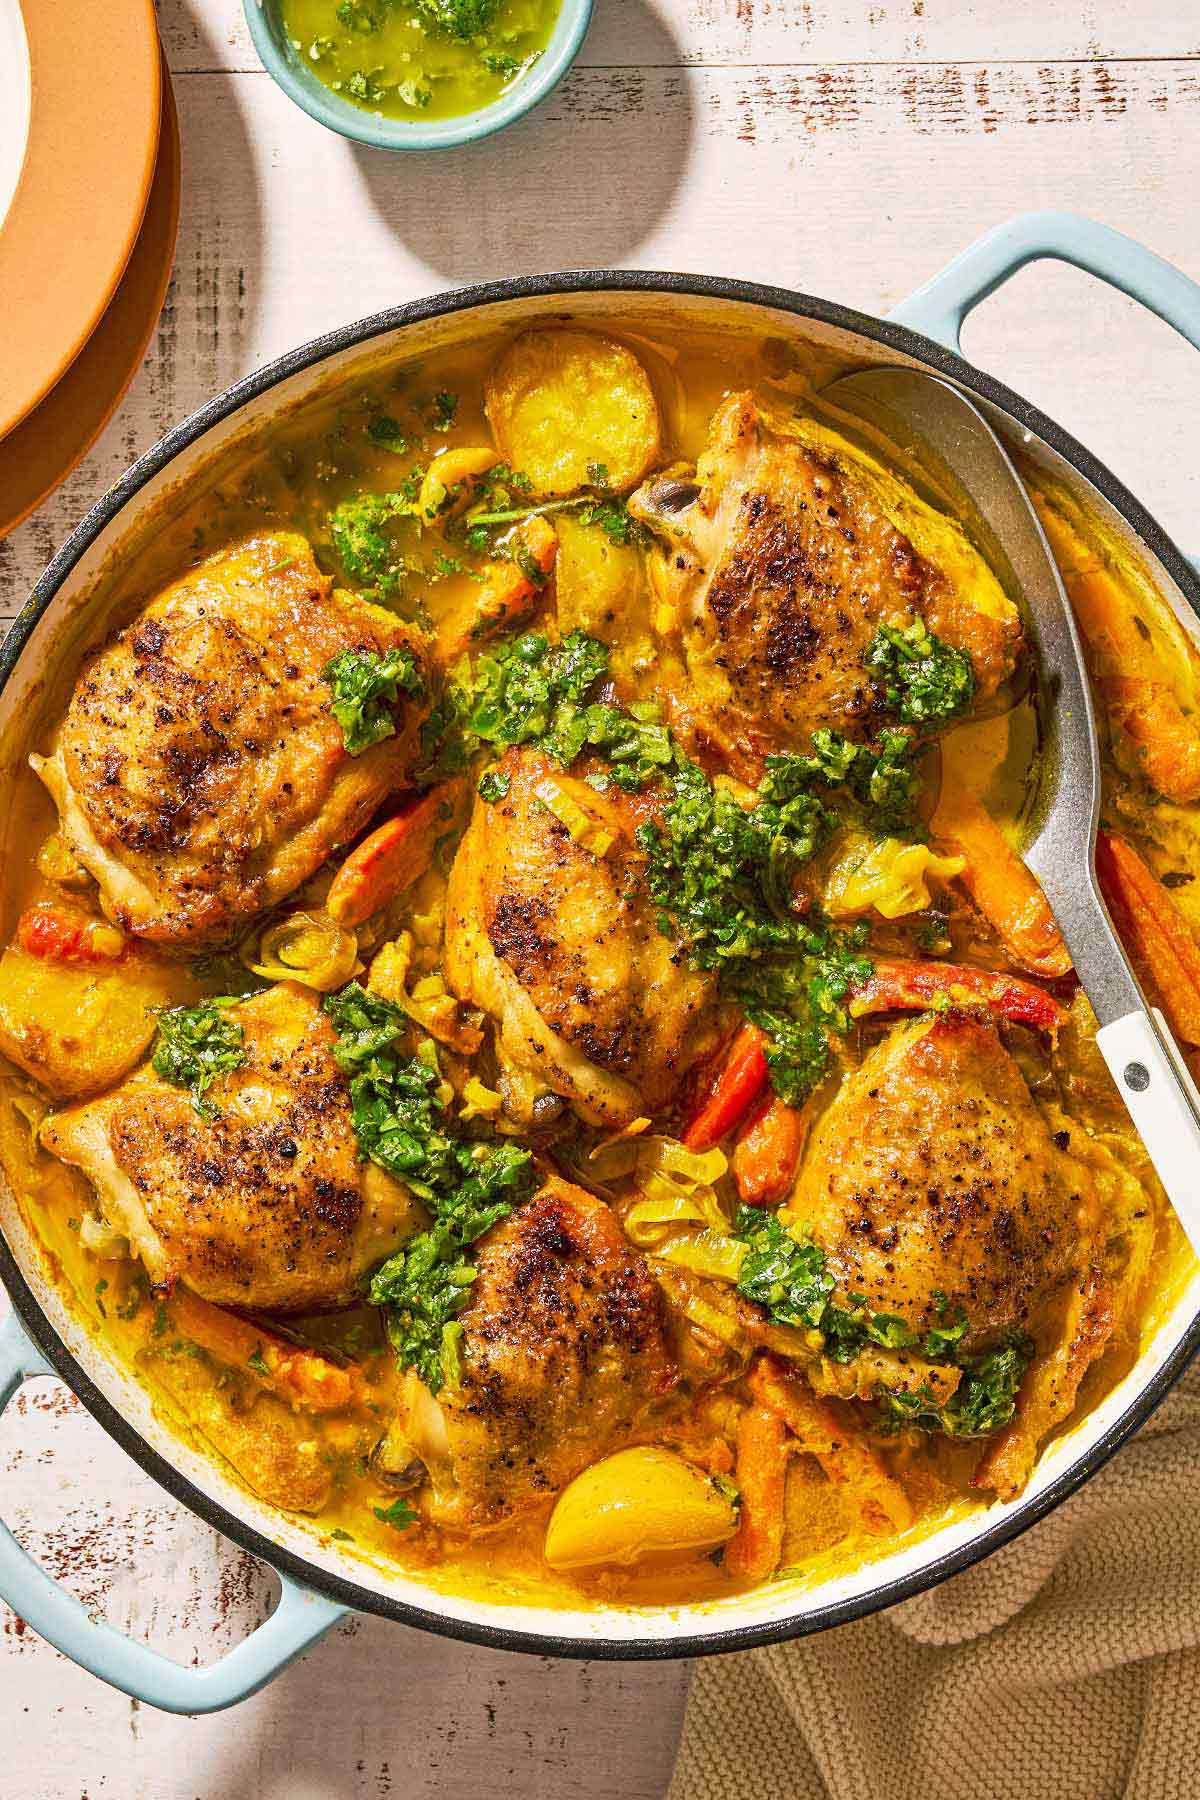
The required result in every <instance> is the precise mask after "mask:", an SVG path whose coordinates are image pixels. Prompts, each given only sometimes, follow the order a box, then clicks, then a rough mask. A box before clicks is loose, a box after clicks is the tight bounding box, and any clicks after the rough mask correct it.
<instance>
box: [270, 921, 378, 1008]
mask: <svg viewBox="0 0 1200 1800" xmlns="http://www.w3.org/2000/svg"><path fill="white" fill-rule="evenodd" d="M241 958H242V961H243V963H244V964H245V966H246V967H247V968H248V969H250V970H251V971H252V972H253V973H254V974H255V975H261V976H262V978H263V980H264V981H299V982H302V983H303V984H304V986H305V987H310V988H315V989H316V991H317V993H319V994H331V993H332V992H333V991H334V989H335V988H340V987H344V986H345V984H346V982H347V981H349V979H350V977H351V976H352V975H353V974H354V973H355V971H356V970H357V968H358V939H357V938H356V937H355V935H354V933H353V932H352V931H345V930H343V928H342V927H341V926H340V925H339V924H338V923H337V922H336V920H334V919H331V918H330V917H329V914H328V913H320V912H314V913H309V912H294V913H287V914H286V915H285V916H284V917H283V918H282V919H276V920H275V922H274V923H273V924H271V925H268V926H267V928H266V930H265V931H264V932H263V934H262V936H261V938H258V939H255V938H250V939H248V940H247V941H246V943H245V944H243V946H242V950H241Z"/></svg>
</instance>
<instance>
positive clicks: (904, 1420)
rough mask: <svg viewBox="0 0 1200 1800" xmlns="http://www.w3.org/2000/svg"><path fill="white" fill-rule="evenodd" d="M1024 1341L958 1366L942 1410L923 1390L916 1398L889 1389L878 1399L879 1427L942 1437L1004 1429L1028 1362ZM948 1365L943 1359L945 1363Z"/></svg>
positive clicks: (1031, 1349)
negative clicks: (959, 1371)
mask: <svg viewBox="0 0 1200 1800" xmlns="http://www.w3.org/2000/svg"><path fill="white" fill-rule="evenodd" d="M1033 1352H1034V1347H1033V1344H1032V1343H1031V1342H1030V1340H1029V1339H1028V1338H1016V1339H1014V1340H1013V1342H1011V1343H1008V1344H1003V1345H1001V1346H1000V1348H999V1349H996V1350H988V1351H985V1352H984V1354H983V1355H982V1356H976V1357H971V1358H969V1359H967V1360H966V1361H964V1362H963V1363H962V1365H961V1366H962V1369H963V1375H962V1379H961V1380H960V1382H959V1384H958V1386H957V1388H956V1389H955V1390H954V1392H953V1394H951V1396H950V1398H949V1400H947V1401H946V1403H945V1405H943V1406H939V1405H938V1404H937V1402H936V1400H935V1399H934V1397H933V1395H932V1394H931V1393H930V1391H929V1389H928V1388H924V1389H922V1390H921V1391H919V1392H918V1393H915V1394H912V1393H906V1392H904V1391H903V1390H897V1389H894V1388H889V1389H888V1390H887V1391H886V1392H884V1393H882V1394H881V1395H880V1396H879V1404H880V1409H881V1413H882V1420H883V1424H884V1426H885V1428H886V1429H889V1430H893V1431H901V1430H905V1429H908V1430H915V1431H931V1432H932V1431H938V1432H943V1433H944V1434H945V1435H946V1436H947V1437H959V1438H978V1437H988V1436H990V1434H991V1433H992V1432H994V1431H1000V1430H1002V1429H1003V1427H1004V1426H1005V1425H1007V1424H1008V1422H1009V1420H1010V1419H1011V1418H1012V1416H1013V1413H1014V1412H1015V1411H1016V1405H1017V1394H1018V1392H1019V1391H1020V1387H1021V1382H1022V1380H1023V1379H1024V1375H1025V1371H1026V1369H1027V1368H1028V1367H1029V1364H1030V1362H1031V1361H1032V1360H1033ZM945 1360H949V1359H945Z"/></svg>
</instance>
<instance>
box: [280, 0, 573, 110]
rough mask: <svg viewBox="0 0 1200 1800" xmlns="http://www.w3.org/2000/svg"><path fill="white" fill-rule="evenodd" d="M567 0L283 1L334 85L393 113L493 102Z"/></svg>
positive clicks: (308, 59) (299, 45) (305, 57)
mask: <svg viewBox="0 0 1200 1800" xmlns="http://www.w3.org/2000/svg"><path fill="white" fill-rule="evenodd" d="M560 4H561V0H282V6H281V11H282V16H283V24H284V28H285V30H286V31H287V34H288V38H289V39H290V41H291V44H292V48H293V50H294V51H295V53H296V55H297V56H298V57H299V58H300V59H301V61H302V62H303V63H304V64H305V65H306V66H307V67H308V68H310V69H311V70H312V72H313V74H314V75H315V76H316V77H317V79H318V80H319V81H321V82H322V83H323V84H324V85H325V86H326V87H327V88H329V89H330V90H331V91H332V92H333V93H335V94H339V95H341V97H342V98H343V99H345V100H349V101H351V102H352V103H353V104H354V105H355V106H359V107H361V108H362V109H363V111H364V112H374V113H382V114H383V115H384V117H386V118H389V119H415V118H431V119H449V118H455V117H457V116H458V115H460V114H462V113H468V112H474V111H475V110H476V109H477V108H479V107H484V106H490V105H491V104H492V102H493V101H496V100H498V99H499V98H500V97H501V95H502V94H504V93H506V92H507V91H508V89H509V88H510V87H512V86H513V84H514V83H515V82H518V81H520V80H521V78H522V77H523V76H524V75H525V74H526V72H527V71H528V70H529V69H530V68H531V67H532V66H533V64H534V63H536V61H537V59H538V57H539V56H540V55H541V53H542V51H543V50H544V49H545V47H546V45H547V43H548V42H549V39H550V33H551V31H552V29H553V26H554V21H555V19H556V18H557V16H558V12H559V6H560Z"/></svg>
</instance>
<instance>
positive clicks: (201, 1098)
mask: <svg viewBox="0 0 1200 1800" xmlns="http://www.w3.org/2000/svg"><path fill="white" fill-rule="evenodd" d="M235 1004H236V1002H235V1001H234V1000H233V999H231V998H227V997H225V996H222V997H221V998H219V999H214V1000H204V1001H201V1003H200V1004H199V1005H198V1006H173V1007H171V1008H170V1009H169V1011H167V1012H161V1013H159V1015H158V1040H157V1042H156V1044H155V1048H154V1056H153V1059H152V1064H151V1066H152V1067H153V1069H154V1072H155V1074H156V1075H161V1076H162V1078H163V1080H164V1081H169V1082H171V1083H172V1084H173V1085H174V1086H175V1087H181V1088H187V1089H189V1091H190V1092H191V1096H192V1105H193V1106H194V1107H195V1109H196V1111H197V1112H198V1113H199V1115H200V1117H201V1118H202V1119H215V1118H216V1116H217V1109H216V1107H215V1106H213V1105H212V1103H211V1101H209V1100H208V1099H207V1098H206V1095H207V1094H208V1091H209V1089H210V1088H211V1087H212V1084H213V1082H214V1081H215V1080H216V1079H217V1077H218V1075H228V1074H231V1073H232V1071H233V1070H234V1069H240V1068H241V1066H242V1064H243V1062H244V1061H245V1052H244V1051H243V1049H242V1037H243V1033H242V1028H241V1026H240V1025H239V1024H238V1022H237V1020H236V1019H231V1018H230V1017H229V1014H228V1013H227V1012H226V1010H225V1008H226V1007H229V1006H233V1005H235Z"/></svg>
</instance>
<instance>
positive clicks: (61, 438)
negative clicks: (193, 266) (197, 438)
mask: <svg viewBox="0 0 1200 1800" xmlns="http://www.w3.org/2000/svg"><path fill="white" fill-rule="evenodd" d="M178 229H179V123H178V119H177V117H176V113H175V97H174V95H173V94H172V92H171V83H170V80H169V78H168V76H167V74H166V71H165V70H164V71H163V89H162V130H161V134H160V137H159V148H158V163H157V166H156V168H155V171H154V180H153V182H152V183H151V187H150V198H149V200H148V201H147V202H146V211H145V215H144V217H143V219H142V228H141V231H140V232H139V233H138V240H137V243H136V244H135V245H134V248H133V254H132V256H131V257H130V258H129V262H128V265H127V266H126V269H125V273H124V275H123V276H122V277H121V280H120V282H119V283H118V285H117V291H116V293H115V294H114V295H113V297H112V300H111V301H110V302H109V305H108V309H107V311H106V312H105V314H104V317H103V318H102V319H101V321H100V323H99V325H97V327H96V329H95V331H94V332H93V333H92V335H91V337H90V338H89V339H88V341H87V343H86V344H85V345H84V347H83V349H82V350H81V351H80V352H79V355H78V356H77V357H76V358H75V360H74V362H73V363H72V364H71V366H70V368H69V369H68V370H67V372H66V374H65V375H64V376H63V378H62V380H61V381H59V382H58V383H57V384H56V385H55V386H54V387H53V388H52V389H51V390H50V392H49V393H48V394H47V395H46V398H45V399H44V400H43V401H42V402H41V404H40V405H38V406H35V407H34V409H33V411H32V412H31V413H30V414H29V416H28V417H27V418H25V419H22V421H21V423H20V424H19V425H18V426H16V427H15V429H14V430H12V431H10V432H9V434H8V436H7V437H6V438H5V439H4V440H3V441H2V442H0V538H2V537H4V535H5V533H6V532H9V531H11V530H12V529H13V527H14V525H19V524H20V522H21V520H22V519H23V518H25V517H26V516H27V515H28V514H29V513H31V512H32V511H33V509H34V507H35V506H36V505H37V504H38V502H39V501H41V500H44V499H45V497H46V495H47V494H48V493H50V492H51V490H52V489H54V488H56V487H57V486H58V484H59V482H60V481H62V480H64V479H65V477H66V476H67V475H69V474H70V472H71V470H72V469H73V468H74V467H75V465H76V463H78V462H80V461H82V459H83V457H84V456H85V455H86V454H87V452H88V451H89V450H90V449H91V447H92V445H93V444H94V443H95V441H96V439H97V438H98V437H99V435H100V433H101V431H102V430H103V429H104V427H105V425H106V424H107V423H108V421H109V419H110V418H111V417H112V415H113V413H114V412H115V411H116V408H117V404H118V402H119V401H120V399H121V397H122V395H123V394H124V393H125V390H126V389H127V388H128V386H129V384H130V382H131V381H132V380H133V378H134V376H135V375H136V374H137V371H138V369H139V368H140V367H141V362H142V358H143V356H144V355H145V353H146V346H147V344H148V343H149V341H150V337H151V334H152V332H153V330H154V327H155V325H156V324H157V323H158V316H159V314H160V312H161V311H162V304H163V301H164V299H165V298H166V293H167V283H168V281H169V280H170V276H171V262H172V259H173V257H174V254H175V237H176V233H177V232H178Z"/></svg>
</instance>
